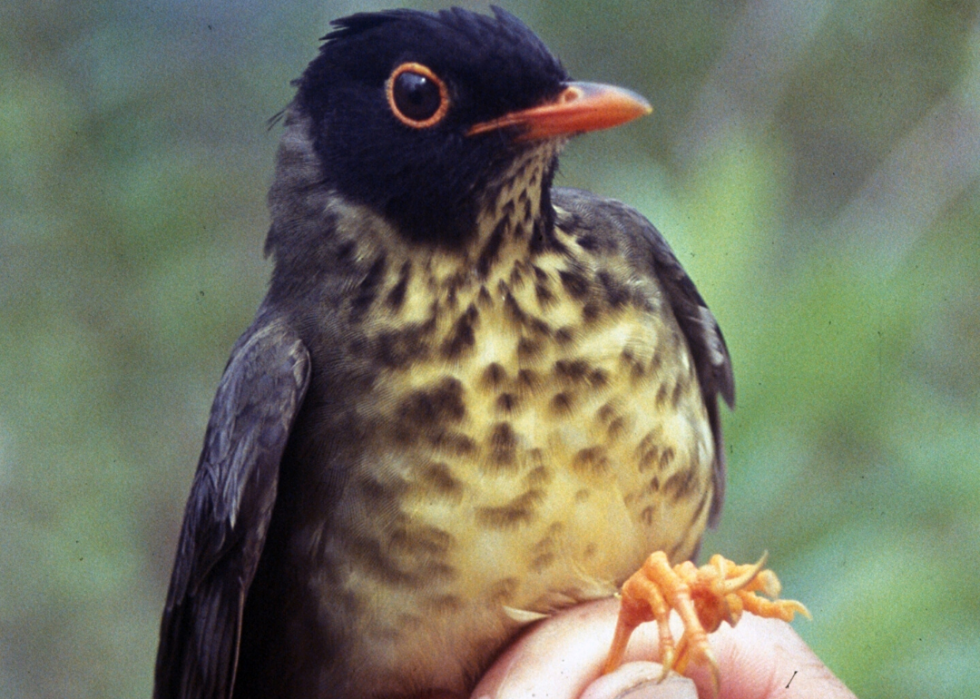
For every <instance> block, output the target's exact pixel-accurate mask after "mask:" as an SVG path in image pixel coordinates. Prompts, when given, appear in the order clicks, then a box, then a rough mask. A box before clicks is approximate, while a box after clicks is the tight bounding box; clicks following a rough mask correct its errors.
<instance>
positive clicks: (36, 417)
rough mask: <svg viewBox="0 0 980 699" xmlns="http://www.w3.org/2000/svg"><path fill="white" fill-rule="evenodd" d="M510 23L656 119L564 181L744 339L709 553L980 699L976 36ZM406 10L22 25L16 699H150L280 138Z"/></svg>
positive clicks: (979, 46)
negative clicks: (329, 35)
mask: <svg viewBox="0 0 980 699" xmlns="http://www.w3.org/2000/svg"><path fill="white" fill-rule="evenodd" d="M406 4H410V5H412V6H415V7H421V8H424V9H435V8H437V7H440V6H441V5H440V4H437V3H429V2H424V3H421V2H420V3H406ZM500 4H502V5H504V6H505V7H508V8H509V9H511V10H513V11H514V12H516V13H517V14H518V15H520V16H521V17H522V18H523V19H524V20H525V21H526V22H527V23H528V24H529V25H530V26H531V27H532V28H534V29H535V30H536V31H538V32H539V33H540V35H541V36H542V37H543V38H544V39H545V41H546V42H547V43H548V44H549V46H550V47H551V48H552V50H553V51H555V53H556V54H557V55H559V56H561V57H562V59H563V61H564V63H565V65H566V67H568V69H569V70H570V71H571V73H572V74H573V75H574V76H575V77H577V78H580V79H588V80H595V81H604V82H612V83H616V84H621V85H625V86H628V87H631V88H633V89H635V90H637V91H638V92H640V93H642V94H644V95H645V96H647V97H648V98H649V99H650V101H651V102H652V103H653V104H654V106H655V108H656V111H655V113H654V114H653V116H652V117H649V118H647V119H644V120H641V121H639V122H636V123H634V124H631V125H629V126H627V127H624V128H621V129H617V130H614V131H611V132H606V133H601V134H595V135H589V136H587V137H584V138H581V139H579V140H577V141H576V142H574V143H573V144H572V145H571V146H570V148H569V149H568V150H567V151H566V153H567V155H566V157H565V158H564V159H563V166H562V171H561V174H560V176H559V180H558V183H559V184H562V185H573V186H578V187H585V188H588V189H592V190H593V191H596V192H599V193H601V194H605V195H609V196H614V197H617V198H620V199H623V200H625V201H627V202H629V203H631V204H633V205H634V206H636V207H638V208H639V209H640V210H641V211H642V212H643V213H645V214H646V215H647V216H648V217H649V218H650V219H651V220H653V221H654V222H655V223H656V224H657V225H658V227H660V228H661V230H663V231H664V233H665V234H666V236H667V237H668V239H669V240H670V241H671V243H672V245H673V246H674V248H675V251H676V252H677V254H678V256H679V257H680V259H681V261H682V262H683V263H684V265H685V266H686V267H687V269H688V271H689V272H690V273H691V275H692V276H693V278H694V279H695V281H696V282H697V283H698V285H699V287H700V289H701V291H702V293H703V295H704V296H705V297H706V299H707V300H708V302H709V303H710V305H711V306H712V308H713V310H714V311H715V313H716V315H717V317H718V319H719V321H720V322H721V325H722V327H723V329H724V331H725V334H726V336H727V339H728V342H729V345H730V348H731V352H732V356H733V358H734V363H735V371H736V380H737V385H738V410H737V411H736V412H735V413H733V414H728V415H727V416H726V427H727V433H726V437H727V444H728V450H729V453H730V459H729V461H730V466H729V469H730V471H729V473H730V480H729V483H730V486H729V495H728V501H727V507H726V511H725V516H724V517H723V519H722V524H721V527H720V529H719V530H718V531H717V532H716V533H713V534H712V535H710V537H709V539H708V541H707V543H706V547H705V551H706V552H711V551H722V552H724V553H725V554H726V555H728V556H730V557H733V558H737V559H742V560H754V559H755V558H756V557H757V556H758V555H759V553H760V552H761V551H762V550H763V549H768V550H769V552H770V562H771V564H772V566H773V567H774V568H775V569H776V570H778V571H779V573H780V575H781V577H782V579H783V582H784V585H785V588H786V591H787V593H788V595H789V596H791V597H794V598H798V599H801V600H803V601H804V602H805V603H806V604H808V605H809V607H810V609H811V610H812V611H813V613H814V616H815V619H814V621H813V622H805V621H803V622H797V624H796V626H797V628H798V630H799V631H800V633H801V634H802V635H803V636H804V638H806V639H807V640H808V642H809V643H810V644H812V646H813V647H814V648H815V649H816V650H817V652H818V653H819V654H820V655H821V657H822V658H824V659H825V660H826V661H827V663H828V664H829V665H830V667H831V668H832V669H833V670H834V671H835V672H836V673H837V674H838V675H840V677H842V678H843V679H844V680H845V681H846V682H847V683H848V684H849V685H850V686H851V688H852V689H854V690H855V691H856V692H857V693H858V695H859V696H862V697H903V696H949V697H975V696H976V692H977V689H976V688H977V686H978V684H980V660H978V659H980V594H978V592H980V583H978V577H980V576H978V573H977V570H978V560H980V469H978V463H977V461H978V453H980V398H978V396H980V390H978V389H980V185H978V182H980V23H978V19H980V13H978V3H977V2H976V1H975V0H963V1H956V0H949V1H940V0H929V1H927V0H852V1H848V2H845V1H844V0H816V1H813V2H800V3H793V2H780V1H778V0H769V1H768V2H767V1H764V0H763V1H758V2H756V1H753V2H744V1H734V0H714V1H709V0H692V1H689V2H684V3H678V2H670V1H666V0H663V1H660V2H646V3H641V2H629V3H627V2H623V3H602V4H599V3H592V2H579V1H572V2H569V1H563V2H558V1H555V2H544V1H541V2H522V3H519V4H518V3H512V2H506V0H502V1H501V3H500ZM467 5H469V6H471V7H476V8H478V9H485V5H484V4H483V3H467ZM385 6H387V5H385ZM380 7H382V5H381V4H378V3H374V2H360V3H355V2H308V1H307V2H291V3H288V4H280V3H260V2H254V1H246V2H236V3H230V2H228V3H216V2H177V1H170V2H166V1H165V2H157V3H130V2H121V1H119V0H109V1H102V2H94V1H93V0H84V1H80V2H72V3H67V2H61V3H59V2H48V1H44V0H40V1H35V2H13V3H11V2H9V1H7V2H4V3H2V4H0V695H2V696H4V697H25V698H27V697H137V696H148V695H149V692H150V686H151V676H152V667H153V661H154V655H155V650H156V634H157V624H158V619H159V615H160V611H161V608H162V605H163V600H164V596H165V592H166V585H167V580H168V577H169V571H170V565H171V562H172V559H173V554H174V547H175V543H176V535H177V531H178V527H179V524H180V520H181V516H182V510H183V503H184V499H185V498H186V495H187V492H188V489H189V487H190V483H191V478H192V474H193V470H194V466H195V463H196V458H197V453H198V450H199V448H200V444H201V439H202V436H203V432H204V426H205V422H206V419H207V414H208V410H209V405H210V401H211V398H212V396H213V393H214V390H215V388H216V385H217V382H218V378H219V376H220V373H221V370H222V367H223V365H224V362H225V360H226V358H227V354H228V351H229V349H230V347H231V345H232V343H233V342H234V340H235V338H236V337H237V335H238V333H239V332H241V331H242V330H243V329H244V328H245V327H246V325H247V324H248V322H249V321H250V318H251V315H252V313H253V311H254V309H255V307H256V305H257V304H258V302H259V300H260V298H261V297H262V295H263V292H264V286H265V280H266V277H267V274H268V270H269V267H268V264H267V262H266V261H265V260H264V259H263V257H262V254H261V251H262V243H263V238H264V235H265V231H266V226H267V224H268V217H267V213H266V209H265V192H266V189H267V187H268V185H269V184H270V180H271V176H272V163H273V156H274V152H275V148H276V144H277V140H278V134H279V128H273V129H272V130H271V131H268V130H267V128H266V120H267V119H268V118H269V117H271V116H272V115H273V114H275V113H276V112H277V111H278V110H280V109H281V108H282V107H283V106H284V105H285V104H286V103H287V102H288V101H289V99H290V97H291V88H290V86H289V80H290V79H292V78H294V77H297V76H298V75H299V74H300V72H301V71H302V70H303V68H304V66H305V64H306V63H307V62H308V61H309V60H310V59H311V58H312V57H313V56H314V54H315V52H316V48H317V45H318V37H320V36H321V35H323V34H324V33H325V32H326V31H327V29H328V26H327V22H328V20H329V19H331V18H334V17H337V16H341V15H344V14H347V13H350V12H353V11H358V10H365V9H377V8H380Z"/></svg>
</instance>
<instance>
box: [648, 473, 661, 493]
mask: <svg viewBox="0 0 980 699" xmlns="http://www.w3.org/2000/svg"><path fill="white" fill-rule="evenodd" d="M647 490H649V491H650V492H651V493H656V492H657V491H658V490H660V477H659V476H654V477H653V478H651V479H650V482H649V483H647Z"/></svg>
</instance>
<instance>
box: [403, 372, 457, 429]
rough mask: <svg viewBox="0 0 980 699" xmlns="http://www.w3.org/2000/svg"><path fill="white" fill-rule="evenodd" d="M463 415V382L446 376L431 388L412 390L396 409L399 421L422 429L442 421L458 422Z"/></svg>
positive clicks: (442, 422) (439, 423)
mask: <svg viewBox="0 0 980 699" xmlns="http://www.w3.org/2000/svg"><path fill="white" fill-rule="evenodd" d="M464 415H466V405H465V404H464V403H463V384H462V383H461V382H460V381H459V379H455V378H452V377H448V376H447V377H445V378H443V379H442V380H441V381H439V382H438V383H437V384H435V385H434V386H432V387H431V388H428V389H421V390H417V391H413V392H412V393H410V394H409V395H408V397H407V398H405V399H404V400H403V401H402V403H401V405H400V406H399V409H398V418H399V420H400V422H402V423H403V424H405V425H407V426H412V427H416V428H419V429H423V430H424V429H429V428H431V427H433V426H437V425H441V424H444V423H450V424H452V423H458V422H459V421H460V420H462V419H463V416H464Z"/></svg>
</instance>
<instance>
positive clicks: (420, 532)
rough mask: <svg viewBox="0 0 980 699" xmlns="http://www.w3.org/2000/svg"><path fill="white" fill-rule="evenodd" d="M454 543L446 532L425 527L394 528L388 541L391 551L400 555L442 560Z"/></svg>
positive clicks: (452, 538)
mask: <svg viewBox="0 0 980 699" xmlns="http://www.w3.org/2000/svg"><path fill="white" fill-rule="evenodd" d="M455 543H456V539H455V538H454V537H453V535H452V534H450V533H449V532H447V531H444V530H442V529H439V528H437V527H431V526H427V525H416V526H400V527H396V528H395V529H394V530H393V531H392V532H391V536H390V537H389V539H388V544H389V546H390V548H391V550H392V551H394V552H396V553H400V554H409V555H419V556H421V555H427V556H435V557H437V558H443V557H445V556H446V554H448V553H449V550H450V549H451V548H452V547H453V545H454V544H455Z"/></svg>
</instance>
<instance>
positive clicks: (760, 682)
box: [695, 613, 855, 699]
mask: <svg viewBox="0 0 980 699" xmlns="http://www.w3.org/2000/svg"><path fill="white" fill-rule="evenodd" d="M710 638H711V647H712V650H713V651H714V653H715V657H716V658H717V659H718V669H719V674H720V675H721V693H720V695H719V699H770V698H772V697H779V699H795V698H796V697H820V699H855V697H854V694H853V693H852V692H851V691H850V690H849V689H848V688H847V687H846V686H845V685H844V683H843V682H841V681H840V680H839V679H838V678H837V677H835V676H834V674H833V673H832V672H831V671H830V669H829V668H828V667H827V666H826V665H824V664H823V662H822V661H821V660H820V658H818V657H817V656H816V654H815V653H814V652H813V651H812V650H811V649H810V647H809V646H807V645H806V643H804V642H803V639H801V638H800V637H799V635H798V634H797V633H796V632H795V631H794V630H793V627H791V626H790V625H789V624H787V623H786V622H783V621H779V620H776V619H762V618H760V617H757V616H755V615H754V614H748V613H746V614H745V615H743V617H742V619H741V621H740V622H739V624H738V626H736V627H735V628H732V627H730V626H728V625H727V624H722V626H721V628H719V629H718V631H717V632H716V633H714V634H712V635H711V637H710ZM706 679H707V678H701V677H700V676H698V675H697V674H695V682H697V683H698V686H699V688H702V691H703V688H704V687H706V686H707V684H706V682H704V680H706Z"/></svg>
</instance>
